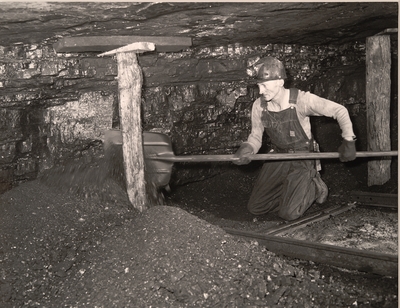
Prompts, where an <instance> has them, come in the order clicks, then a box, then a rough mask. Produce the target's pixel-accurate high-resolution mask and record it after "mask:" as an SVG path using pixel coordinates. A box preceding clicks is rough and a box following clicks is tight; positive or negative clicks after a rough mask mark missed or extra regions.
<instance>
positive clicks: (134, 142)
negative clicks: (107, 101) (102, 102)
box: [99, 43, 154, 211]
mask: <svg viewBox="0 0 400 308" xmlns="http://www.w3.org/2000/svg"><path fill="white" fill-rule="evenodd" d="M148 50H154V44H152V43H134V44H130V45H127V46H124V47H121V48H119V49H115V50H112V51H109V52H105V53H103V54H100V55H99V56H105V55H112V54H116V57H117V63H118V90H119V114H120V124H121V130H122V153H123V158H124V169H125V177H126V188H127V193H128V197H129V201H130V202H131V204H132V206H133V207H134V208H136V209H138V210H139V211H143V210H145V209H146V208H147V198H146V185H145V184H146V182H145V170H144V168H145V166H144V158H143V142H142V123H141V112H140V106H141V93H142V85H143V75H142V70H141V68H140V66H139V64H138V61H137V56H136V52H144V51H148Z"/></svg>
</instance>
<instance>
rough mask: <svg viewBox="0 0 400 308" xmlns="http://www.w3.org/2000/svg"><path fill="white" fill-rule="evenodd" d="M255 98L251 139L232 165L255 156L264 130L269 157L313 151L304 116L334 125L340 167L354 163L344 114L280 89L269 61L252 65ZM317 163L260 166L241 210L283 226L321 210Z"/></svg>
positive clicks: (322, 188) (282, 75)
mask: <svg viewBox="0 0 400 308" xmlns="http://www.w3.org/2000/svg"><path fill="white" fill-rule="evenodd" d="M254 68H255V72H256V79H257V80H256V81H257V84H258V87H259V90H260V97H259V98H258V99H256V100H255V101H254V103H253V107H252V112H251V125H252V127H251V133H250V135H249V137H248V139H247V141H246V142H243V143H242V144H241V146H240V148H239V149H238V150H237V152H236V153H235V155H234V156H235V157H238V158H239V159H238V160H236V161H234V163H235V164H237V165H243V164H248V163H250V159H249V157H248V155H251V154H255V153H257V152H258V151H259V149H260V147H261V144H262V136H263V132H264V130H265V132H266V134H267V135H268V137H269V138H270V141H271V150H270V153H301V152H314V151H318V144H317V143H316V141H315V140H314V138H313V135H312V133H311V125H310V116H326V117H331V118H334V119H336V120H337V122H338V124H339V126H340V128H341V131H342V138H343V141H342V144H341V145H340V147H339V149H338V152H339V157H340V161H342V162H347V161H351V160H354V159H355V157H356V148H355V135H354V132H353V125H352V122H351V120H350V116H349V113H348V111H347V109H346V108H345V107H344V106H342V105H340V104H338V103H335V102H333V101H330V100H327V99H324V98H321V97H319V96H317V95H314V94H312V93H310V92H304V91H301V90H298V89H295V88H291V89H286V88H285V87H284V80H285V79H286V72H285V68H284V66H283V64H282V62H281V61H279V60H278V59H276V58H273V57H265V58H262V59H260V60H259V61H258V62H257V63H255V65H254ZM319 171H320V164H319V161H318V160H289V161H279V160H278V161H266V162H265V163H264V164H263V166H262V169H261V171H260V174H259V175H258V178H257V180H256V182H255V184H254V187H253V191H252V193H251V196H250V200H249V202H248V205H247V208H248V210H249V211H250V212H251V213H252V214H255V215H262V214H265V213H268V212H278V215H279V216H280V217H281V218H283V219H285V220H293V219H296V218H298V217H300V216H301V215H302V214H303V213H304V212H305V211H306V210H307V209H308V208H309V207H310V206H311V205H312V204H313V203H314V202H317V203H319V204H322V203H323V202H325V201H326V199H327V196H328V187H327V186H326V184H325V183H324V182H323V181H322V179H321V176H320V174H319Z"/></svg>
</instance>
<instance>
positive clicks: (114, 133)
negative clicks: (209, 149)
mask: <svg viewBox="0 0 400 308" xmlns="http://www.w3.org/2000/svg"><path fill="white" fill-rule="evenodd" d="M121 145H122V133H121V131H120V130H118V129H112V130H108V131H106V132H105V135H104V151H105V152H107V151H108V150H109V149H110V148H111V147H112V146H121ZM143 153H144V160H145V167H146V173H147V174H148V176H149V178H150V179H151V180H152V181H153V183H154V184H155V185H156V186H157V187H165V186H167V185H168V183H169V181H170V179H171V174H172V166H173V164H174V163H182V162H185V163H196V162H227V161H231V162H234V161H237V160H239V158H238V157H234V155H233V154H226V155H225V154H223V155H186V156H175V154H174V152H173V149H172V142H171V138H170V137H169V136H167V135H165V134H162V133H156V132H143ZM397 155H398V154H397V151H386V152H382V151H380V152H371V151H367V152H356V157H384V156H397ZM249 158H250V159H251V160H299V159H323V158H339V153H338V152H310V153H274V154H253V155H249Z"/></svg>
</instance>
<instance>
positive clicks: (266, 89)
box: [258, 79, 282, 102]
mask: <svg viewBox="0 0 400 308" xmlns="http://www.w3.org/2000/svg"><path fill="white" fill-rule="evenodd" d="M258 88H259V89H260V95H262V96H263V97H264V99H265V100H266V101H267V102H268V101H270V100H272V99H274V98H275V96H276V95H277V94H278V93H279V91H280V90H281V88H282V79H278V80H268V81H264V82H261V83H259V84H258Z"/></svg>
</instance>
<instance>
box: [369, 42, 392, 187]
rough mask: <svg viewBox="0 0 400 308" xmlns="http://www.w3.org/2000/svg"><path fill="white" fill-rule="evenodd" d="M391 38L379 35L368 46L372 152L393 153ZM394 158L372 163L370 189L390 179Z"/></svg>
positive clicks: (370, 166) (377, 160)
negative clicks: (390, 151) (391, 130)
mask: <svg viewBox="0 0 400 308" xmlns="http://www.w3.org/2000/svg"><path fill="white" fill-rule="evenodd" d="M390 66H391V54H390V36H388V35H377V36H372V37H368V38H367V42H366V70H367V74H366V100H367V101H366V104H367V132H368V151H387V150H390V86H391V81H390ZM390 165H391V158H390V157H385V158H382V159H376V160H370V161H369V162H368V186H372V185H383V184H384V183H386V182H387V181H388V180H389V179H390Z"/></svg>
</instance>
